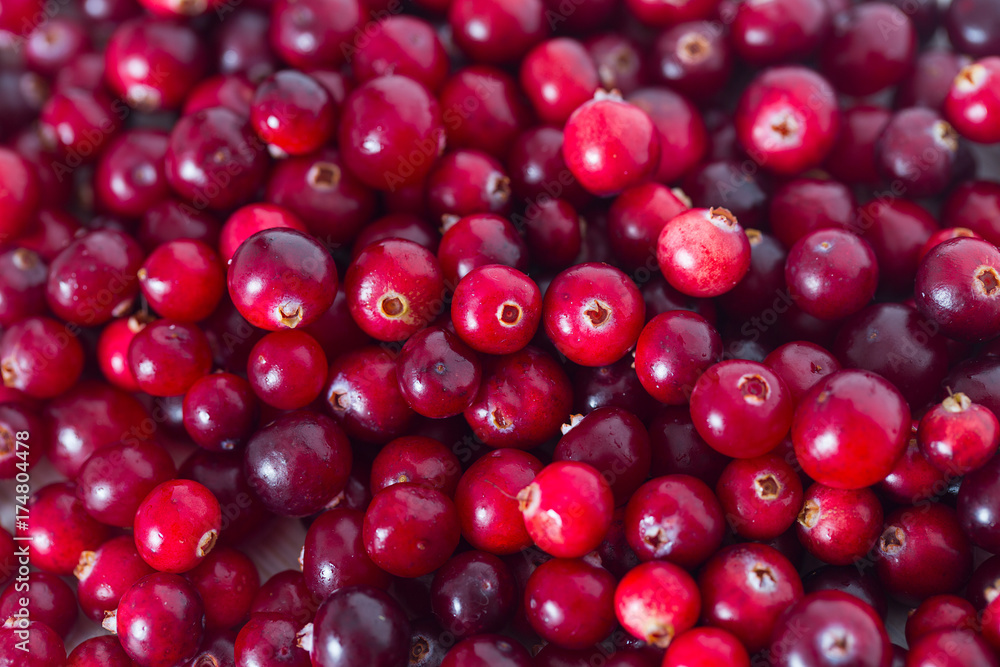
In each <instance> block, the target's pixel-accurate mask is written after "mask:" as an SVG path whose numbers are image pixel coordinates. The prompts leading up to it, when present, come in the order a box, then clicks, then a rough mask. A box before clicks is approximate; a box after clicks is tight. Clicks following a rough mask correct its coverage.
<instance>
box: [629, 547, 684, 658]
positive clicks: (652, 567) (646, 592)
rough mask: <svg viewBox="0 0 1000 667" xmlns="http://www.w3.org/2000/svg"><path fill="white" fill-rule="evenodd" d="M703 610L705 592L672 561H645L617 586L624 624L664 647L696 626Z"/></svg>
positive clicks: (637, 634)
mask: <svg viewBox="0 0 1000 667" xmlns="http://www.w3.org/2000/svg"><path fill="white" fill-rule="evenodd" d="M700 612H701V594H700V593H699V591H698V586H697V584H695V581H694V579H692V578H691V575H690V574H688V573H687V572H685V571H684V570H683V569H681V568H679V567H677V566H676V565H672V564H670V563H660V562H653V563H643V564H642V565H639V566H637V567H636V568H634V569H633V570H631V571H629V573H628V574H626V575H625V576H624V577H622V580H621V581H620V582H619V583H618V587H617V588H616V589H615V614H616V615H617V616H618V621H619V622H620V623H621V624H622V627H624V628H625V629H626V630H628V631H629V632H630V633H632V634H633V635H634V636H635V637H638V638H639V639H641V640H643V641H645V642H648V643H650V644H653V645H654V646H658V647H660V648H666V647H668V646H670V644H671V643H672V642H673V640H674V638H675V637H677V636H679V635H682V634H683V633H684V632H687V631H688V630H689V629H691V628H692V627H694V625H695V624H696V623H697V621H698V616H699V614H700Z"/></svg>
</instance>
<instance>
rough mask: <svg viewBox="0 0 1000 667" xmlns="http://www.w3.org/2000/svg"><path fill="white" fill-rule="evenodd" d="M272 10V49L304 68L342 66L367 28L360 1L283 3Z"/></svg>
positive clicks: (298, 0)
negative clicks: (363, 23)
mask: <svg viewBox="0 0 1000 667" xmlns="http://www.w3.org/2000/svg"><path fill="white" fill-rule="evenodd" d="M265 6H268V5H265ZM269 7H270V10H271V28H270V33H269V37H270V41H271V48H272V49H274V51H275V52H276V53H277V54H278V56H280V57H281V59H282V60H284V61H285V62H287V63H288V64H290V65H291V66H293V67H297V68H300V69H304V68H309V67H324V66H328V67H335V66H337V65H340V64H341V63H342V62H343V61H344V60H345V59H346V58H347V56H348V54H350V53H352V51H351V49H352V48H353V42H354V39H359V38H360V37H361V34H362V33H361V32H360V29H361V28H362V27H364V26H362V18H363V13H364V11H365V10H364V7H363V3H362V2H360V1H359V0H304V1H303V0H280V1H278V2H274V3H273V4H270V5H269ZM355 30H357V31H358V32H357V33H355Z"/></svg>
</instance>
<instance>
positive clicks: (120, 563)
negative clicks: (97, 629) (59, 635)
mask: <svg viewBox="0 0 1000 667" xmlns="http://www.w3.org/2000/svg"><path fill="white" fill-rule="evenodd" d="M153 572H155V570H154V569H153V568H152V567H150V566H149V564H148V563H146V561H144V560H143V559H142V556H140V555H139V551H138V549H136V548H135V540H134V539H133V537H132V536H131V535H125V536H122V537H115V538H112V539H110V540H108V541H107V542H105V543H104V544H102V545H100V547H97V548H95V549H94V550H93V551H84V552H83V553H81V554H80V561H79V563H77V566H76V568H75V569H74V570H73V574H74V576H76V578H77V591H76V592H77V597H78V598H79V601H80V609H82V610H83V613H84V614H85V615H86V616H87V617H88V618H90V619H91V620H92V621H95V622H97V623H100V622H102V621H103V620H104V617H105V616H107V615H108V614H109V613H110V612H113V611H114V610H115V608H116V607H117V606H118V602H119V600H121V598H122V596H123V595H124V594H125V592H126V591H127V590H128V589H130V588H132V585H133V584H135V583H136V582H137V581H139V580H140V579H142V578H143V577H145V576H146V575H147V574H152V573H153Z"/></svg>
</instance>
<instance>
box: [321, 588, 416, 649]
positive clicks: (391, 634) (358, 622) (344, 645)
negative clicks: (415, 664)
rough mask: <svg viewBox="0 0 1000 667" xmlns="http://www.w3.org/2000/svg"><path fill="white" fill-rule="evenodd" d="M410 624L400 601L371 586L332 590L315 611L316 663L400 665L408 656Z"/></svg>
mask: <svg viewBox="0 0 1000 667" xmlns="http://www.w3.org/2000/svg"><path fill="white" fill-rule="evenodd" d="M409 645H410V624H409V622H407V620H406V614H405V613H404V612H403V610H402V609H401V608H400V606H399V604H398V603H397V602H396V601H395V600H393V599H392V598H391V597H389V595H388V594H387V593H384V592H383V591H380V590H378V589H377V588H372V587H371V586H350V587H348V588H341V589H340V590H338V591H335V592H333V593H332V594H331V595H330V597H328V598H327V599H326V600H325V601H324V602H323V604H322V605H320V607H319V611H317V612H316V620H315V621H314V622H313V644H312V651H311V652H310V655H311V657H312V664H313V665H314V666H315V667H353V665H369V666H370V667H397V666H398V665H402V664H405V663H406V662H407V660H408V653H409V648H408V647H409Z"/></svg>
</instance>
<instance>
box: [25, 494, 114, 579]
mask: <svg viewBox="0 0 1000 667" xmlns="http://www.w3.org/2000/svg"><path fill="white" fill-rule="evenodd" d="M28 511H29V512H30V514H31V518H32V520H31V522H30V524H29V525H28V528H27V529H21V530H19V531H18V532H17V536H19V537H20V536H26V537H28V538H30V539H31V544H32V547H31V564H32V565H33V566H35V567H37V568H39V569H41V570H44V571H46V572H51V573H53V574H58V575H68V574H70V573H72V572H73V568H75V567H76V565H77V563H78V562H79V560H80V554H82V553H83V552H85V551H91V550H93V549H96V548H97V547H98V546H100V545H101V544H102V543H103V542H104V541H105V540H106V539H107V538H108V537H109V536H110V533H111V530H110V528H109V527H108V526H105V525H104V524H101V523H98V522H97V520H95V519H94V518H93V517H91V516H90V515H89V514H88V513H87V510H86V509H85V508H84V506H83V503H82V502H80V500H79V499H77V497H76V492H75V489H74V487H73V485H72V484H71V483H69V482H57V483H54V484H49V485H47V486H43V487H42V488H40V489H39V490H38V491H36V492H35V493H34V494H32V495H31V497H30V498H29V499H28Z"/></svg>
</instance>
